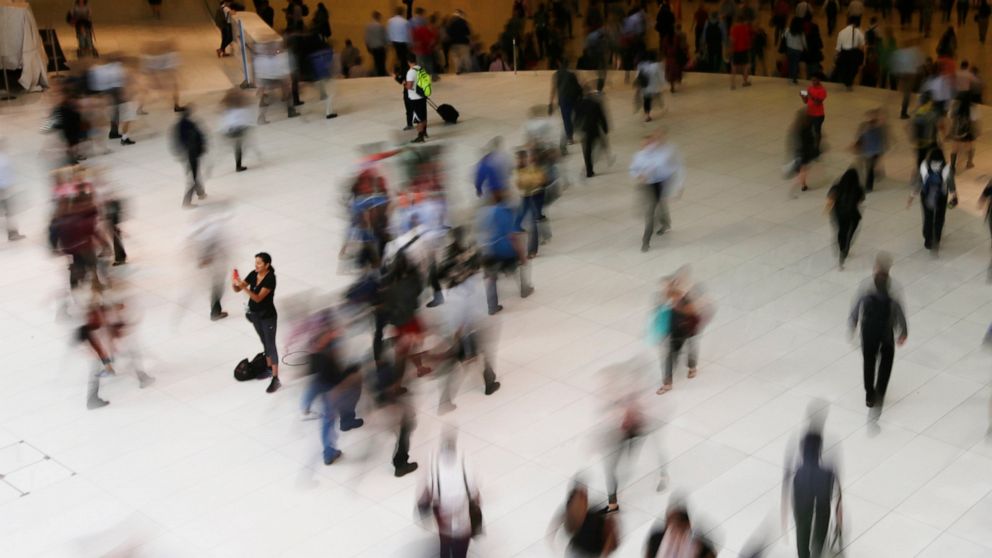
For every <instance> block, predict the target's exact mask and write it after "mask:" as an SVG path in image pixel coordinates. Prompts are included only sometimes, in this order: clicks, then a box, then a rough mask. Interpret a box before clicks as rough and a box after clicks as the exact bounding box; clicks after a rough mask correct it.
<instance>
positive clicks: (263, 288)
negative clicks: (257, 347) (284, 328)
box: [231, 252, 282, 393]
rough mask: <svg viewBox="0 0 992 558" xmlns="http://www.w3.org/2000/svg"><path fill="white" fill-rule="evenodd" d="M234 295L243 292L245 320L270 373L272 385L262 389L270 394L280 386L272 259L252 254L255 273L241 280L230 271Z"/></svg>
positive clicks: (265, 254)
mask: <svg viewBox="0 0 992 558" xmlns="http://www.w3.org/2000/svg"><path fill="white" fill-rule="evenodd" d="M231 286H232V287H233V289H234V292H236V293H240V292H242V291H244V293H245V294H247V295H248V311H247V312H246V313H245V317H246V318H248V321H249V322H251V324H252V325H253V326H255V333H257V334H258V339H259V341H261V342H262V348H263V350H264V352H265V361H266V364H267V365H268V367H269V369H270V370H272V381H271V382H269V387H268V388H266V389H265V391H266V393H273V392H274V391H276V390H277V389H279V388H280V387H281V386H282V382H280V381H279V350H278V349H277V348H276V324H277V322H278V319H279V315H278V313H277V312H276V305H275V296H276V270H275V268H273V267H272V256H270V255H269V254H267V253H265V252H259V253H257V254H255V269H254V270H252V271H251V272H250V273H249V274H248V275H247V276H245V278H244V279H242V278H241V275H240V274H239V273H238V270H237V269H235V270H234V274H233V276H232V277H231Z"/></svg>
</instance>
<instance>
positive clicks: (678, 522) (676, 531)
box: [644, 503, 700, 558]
mask: <svg viewBox="0 0 992 558" xmlns="http://www.w3.org/2000/svg"><path fill="white" fill-rule="evenodd" d="M692 549H693V538H692V523H691V522H690V520H689V511H688V510H687V509H686V508H685V506H684V505H682V504H678V503H676V504H669V507H668V509H667V510H666V511H665V521H664V522H663V523H661V524H660V525H655V526H653V527H652V528H651V531H650V532H649V533H648V540H647V544H646V545H645V550H644V556H645V558H682V557H690V556H694V555H693V553H692ZM695 558H700V557H699V556H698V555H696V556H695Z"/></svg>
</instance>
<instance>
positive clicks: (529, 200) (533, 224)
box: [514, 191, 544, 255]
mask: <svg viewBox="0 0 992 558" xmlns="http://www.w3.org/2000/svg"><path fill="white" fill-rule="evenodd" d="M543 209H544V192H543V191H541V192H538V193H536V194H532V195H530V196H524V197H522V198H520V211H519V212H518V213H517V221H516V222H515V223H514V228H515V229H516V230H518V231H521V232H523V230H524V228H523V224H524V219H527V223H528V226H529V227H530V234H529V235H528V237H527V254H528V255H530V254H536V253H537V244H538V240H539V238H538V237H539V236H540V231H539V229H538V225H537V222H538V220H539V219H540V218H541V212H542V210H543Z"/></svg>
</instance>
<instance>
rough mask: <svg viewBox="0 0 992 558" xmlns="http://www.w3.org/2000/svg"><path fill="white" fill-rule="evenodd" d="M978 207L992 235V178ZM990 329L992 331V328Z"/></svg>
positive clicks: (991, 273)
mask: <svg viewBox="0 0 992 558" xmlns="http://www.w3.org/2000/svg"><path fill="white" fill-rule="evenodd" d="M978 207H979V209H981V210H983V211H985V222H986V224H987V225H988V227H989V235H990V236H992V180H989V182H988V183H986V184H985V189H983V190H982V193H981V195H980V196H979V197H978ZM988 281H989V282H990V283H992V260H989V271H988ZM989 331H990V332H992V329H990V330H989Z"/></svg>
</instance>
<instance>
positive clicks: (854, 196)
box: [827, 168, 865, 269]
mask: <svg viewBox="0 0 992 558" xmlns="http://www.w3.org/2000/svg"><path fill="white" fill-rule="evenodd" d="M863 201H865V191H864V190H863V189H862V188H861V181H860V179H859V178H858V171H856V170H855V169H853V168H850V169H847V172H845V173H844V175H843V176H841V177H840V180H838V181H837V183H836V184H834V185H833V186H832V187H831V188H830V191H829V192H828V193H827V211H829V212H830V216H831V218H832V219H833V221H834V225H835V226H836V227H837V248H838V250H839V259H840V268H841V269H844V261H845V260H847V255H848V254H849V253H850V251H851V242H852V241H853V240H854V231H856V230H857V229H858V223H860V222H861V203H862V202H863Z"/></svg>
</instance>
